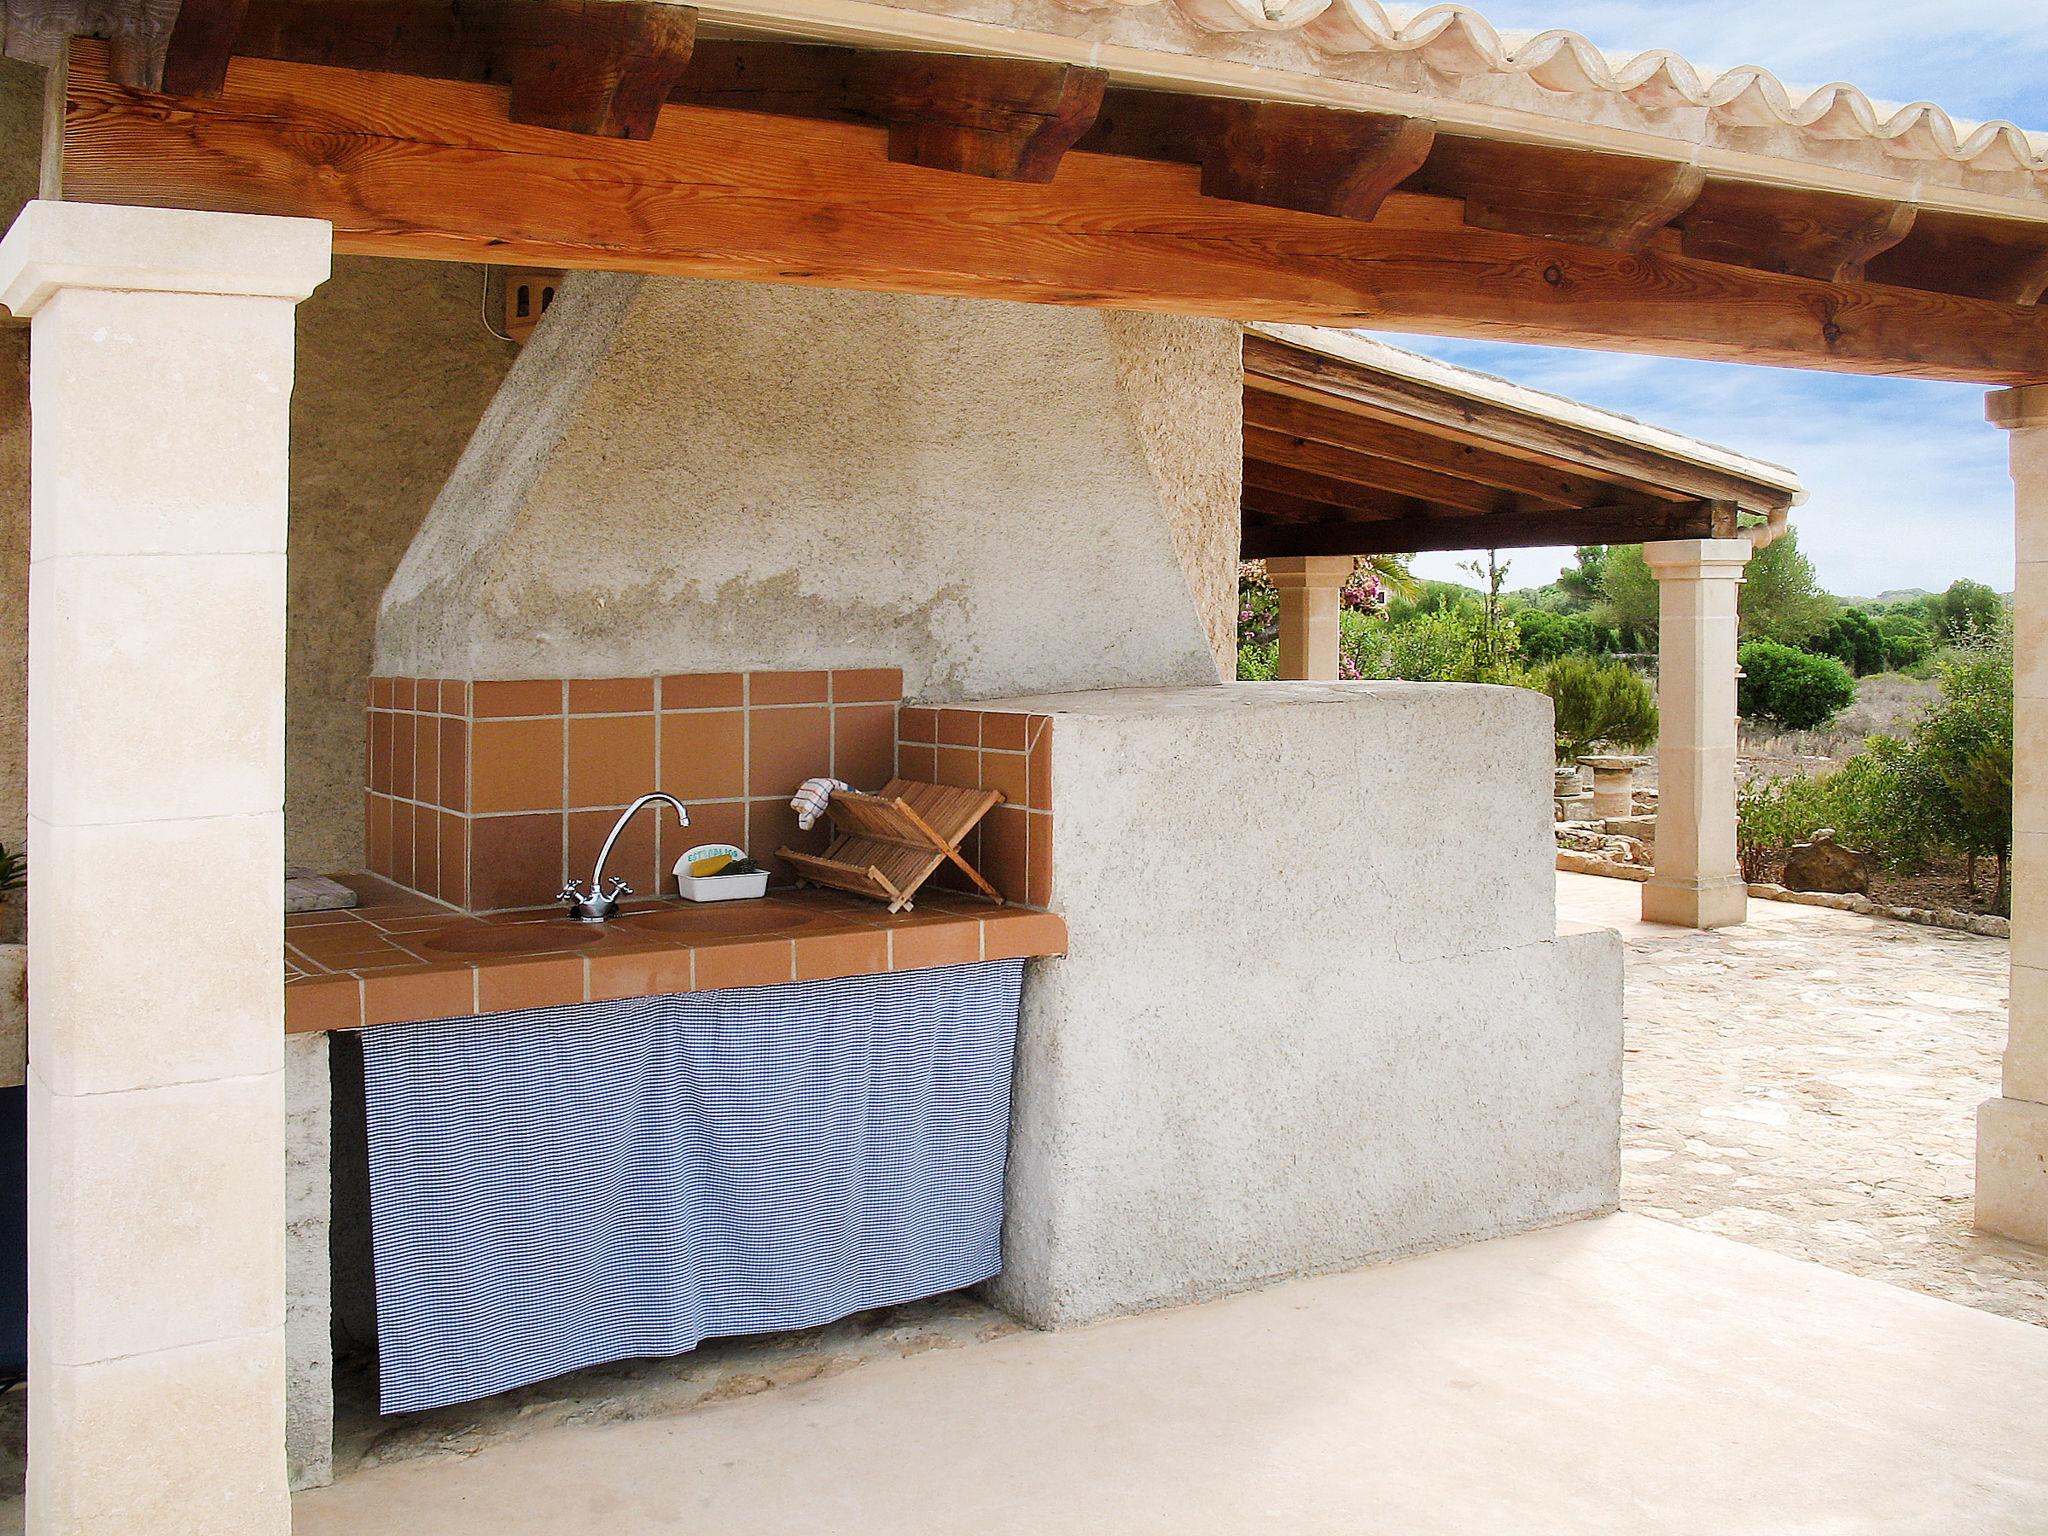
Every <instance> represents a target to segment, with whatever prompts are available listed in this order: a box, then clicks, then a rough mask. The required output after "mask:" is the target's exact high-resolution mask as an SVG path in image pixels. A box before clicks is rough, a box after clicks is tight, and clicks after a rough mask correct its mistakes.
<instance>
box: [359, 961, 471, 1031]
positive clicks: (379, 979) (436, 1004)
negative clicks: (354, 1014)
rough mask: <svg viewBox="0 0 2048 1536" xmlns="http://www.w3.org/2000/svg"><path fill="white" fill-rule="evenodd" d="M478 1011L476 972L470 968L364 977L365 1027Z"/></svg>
mask: <svg viewBox="0 0 2048 1536" xmlns="http://www.w3.org/2000/svg"><path fill="white" fill-rule="evenodd" d="M474 1012H476V972H475V970H474V969H472V968H471V967H469V966H467V965H461V966H437V967H435V968H433V969H431V970H428V969H416V970H409V971H390V972H386V973H383V974H379V975H372V976H365V977H364V978H363V1022H364V1023H365V1024H395V1023H398V1022H400V1021H401V1020H403V1021H408V1022H410V1021H416V1020H421V1019H458V1018H466V1017H467V1016H468V1015H470V1014H472V1013H474Z"/></svg>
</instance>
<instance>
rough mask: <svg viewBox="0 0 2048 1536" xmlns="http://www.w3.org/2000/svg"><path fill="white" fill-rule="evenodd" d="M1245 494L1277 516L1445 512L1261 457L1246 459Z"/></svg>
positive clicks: (1247, 499) (1371, 516)
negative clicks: (1260, 458) (1269, 461)
mask: <svg viewBox="0 0 2048 1536" xmlns="http://www.w3.org/2000/svg"><path fill="white" fill-rule="evenodd" d="M1244 497H1245V503H1246V505H1248V506H1249V505H1250V504H1251V503H1252V502H1254V501H1257V502H1258V503H1259V505H1260V506H1261V508H1262V509H1263V510H1265V511H1267V512H1269V513H1271V514H1273V515H1275V516H1281V515H1285V516H1290V517H1305V516H1316V517H1343V518H1361V519H1366V520H1370V519H1374V518H1389V517H1425V516H1433V517H1441V516H1443V515H1445V514H1444V513H1443V511H1442V509H1441V508H1440V507H1439V506H1438V505H1437V504H1436V503H1433V502H1430V501H1427V500H1424V499H1423V498H1421V497H1417V496H1402V495H1400V494H1398V493H1396V492H1393V491H1382V490H1376V489H1374V488H1373V487H1371V486H1365V485H1351V484H1348V483H1347V482H1345V481H1341V480H1326V479H1324V478H1323V477H1321V476H1320V475H1312V474H1309V473H1307V472H1305V471H1303V470H1298V469H1291V468H1289V467H1287V466H1286V465H1282V464H1268V463H1265V462H1263V461H1262V460H1258V459H1248V460H1246V461H1245V466H1244ZM1469 515H1471V516H1480V515H1482V514H1478V513H1473V514H1469Z"/></svg>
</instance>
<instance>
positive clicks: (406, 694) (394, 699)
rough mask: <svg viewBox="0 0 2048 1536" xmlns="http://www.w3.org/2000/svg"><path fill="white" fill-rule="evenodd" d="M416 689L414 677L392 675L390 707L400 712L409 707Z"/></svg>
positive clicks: (417, 687)
mask: <svg viewBox="0 0 2048 1536" xmlns="http://www.w3.org/2000/svg"><path fill="white" fill-rule="evenodd" d="M418 689H419V685H418V683H417V681H416V680H415V679H413V678H410V677H394V678H393V679H391V707H392V708H393V709H395V710H398V711H400V712H401V713H403V712H404V711H406V710H409V709H411V708H412V707H413V704H414V699H415V696H416V695H417V693H418Z"/></svg>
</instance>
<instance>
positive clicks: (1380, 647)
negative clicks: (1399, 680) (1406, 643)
mask: <svg viewBox="0 0 2048 1536" xmlns="http://www.w3.org/2000/svg"><path fill="white" fill-rule="evenodd" d="M1387 635H1388V626H1387V621H1386V620H1385V619H1383V618H1380V617H1379V616H1378V615H1377V614H1370V613H1361V612H1359V611H1358V610H1356V609H1352V608H1345V609H1342V610H1341V611H1339V613H1338V614H1337V661H1338V666H1337V672H1338V676H1340V677H1346V678H1364V677H1389V676H1391V675H1392V673H1391V672H1390V671H1389V654H1390V646H1389V643H1388V639H1387Z"/></svg>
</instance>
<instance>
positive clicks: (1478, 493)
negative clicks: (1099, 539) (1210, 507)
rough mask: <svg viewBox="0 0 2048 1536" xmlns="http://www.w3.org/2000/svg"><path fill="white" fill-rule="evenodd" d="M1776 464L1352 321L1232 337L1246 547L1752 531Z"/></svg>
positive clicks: (1780, 474) (1309, 552) (1790, 485)
mask: <svg viewBox="0 0 2048 1536" xmlns="http://www.w3.org/2000/svg"><path fill="white" fill-rule="evenodd" d="M1804 495H1805V492H1804V491H1803V489H1802V488H1801V486H1800V483H1799V479H1798V477H1797V476H1796V475H1794V474H1793V473H1792V472H1791V471H1789V470H1783V469H1779V468H1778V467H1777V466H1775V465H1769V464H1763V463H1760V462H1758V461H1757V460H1754V459H1750V458H1747V457H1744V456H1742V455H1739V454H1736V453H1732V452H1729V451H1727V450H1724V449H1718V448H1715V447H1713V446H1712V445H1710V444H1706V443H1701V442H1697V441H1695V440H1693V439H1691V438H1686V437H1682V436H1680V435H1679V434H1678V433H1675V432H1669V431H1665V430H1663V429H1661V428H1658V427H1653V426H1648V425H1646V424H1644V423H1641V422H1636V421H1631V420H1629V419H1628V418H1626V417H1622V416H1617V415H1615V414H1613V413H1612V412H1608V411H1601V410H1595V409H1593V408H1591V407H1588V406H1584V405H1580V404H1579V403H1578V402H1576V401H1571V400H1564V399H1560V398H1558V397H1556V396H1550V395H1544V394H1541V393H1539V392H1538V391H1535V390H1531V389H1525V388H1523V387H1521V386H1519V385H1515V384H1511V383H1509V382H1507V381H1506V380H1502V379H1489V378H1487V377H1486V376H1484V375H1481V374H1475V373H1472V372H1470V371H1469V370H1466V369H1461V368H1453V367H1451V366H1449V365H1447V364H1441V363H1436V362H1434V361H1433V360H1431V359H1429V358H1424V357H1419V356H1417V355H1415V354H1413V353H1410V352H1404V351H1401V350H1399V349H1397V348H1394V347H1389V346H1385V345H1383V344H1381V343H1377V342H1374V341H1371V340H1369V339H1367V338H1364V337H1359V336H1352V335H1348V334H1346V333H1343V332H1336V331H1322V330H1314V329H1310V328H1307V327H1294V326H1257V327H1254V328H1252V329H1251V330H1250V331H1249V332H1248V333H1247V334H1246V336H1245V344H1244V535H1243V538H1244V542H1243V552H1244V557H1245V558H1246V559H1248V560H1250V559H1265V558H1269V557H1293V556H1324V555H1376V554H1409V553H1415V552H1418V551H1422V550H1446V549H1518V548H1528V547H1531V546H1534V545H1545V544H1641V543H1649V542H1654V541H1657V540H1664V539H1732V538H1735V537H1738V535H1739V534H1740V533H1741V530H1742V529H1744V528H1745V527H1749V528H1754V529H1755V532H1754V533H1753V534H1750V535H1748V536H1749V537H1750V539H1751V542H1752V543H1756V544H1761V543H1764V542H1768V540H1769V539H1770V538H1772V537H1775V535H1776V533H1777V532H1778V530H1780V529H1782V528H1783V527H1784V526H1785V520H1786V516H1787V514H1788V513H1789V512H1790V510H1791V509H1792V507H1793V506H1794V505H1796V504H1797V503H1798V502H1799V501H1800V500H1801V499H1803V497H1804Z"/></svg>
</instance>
